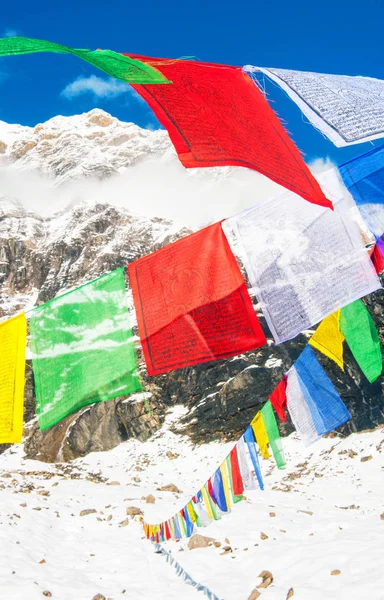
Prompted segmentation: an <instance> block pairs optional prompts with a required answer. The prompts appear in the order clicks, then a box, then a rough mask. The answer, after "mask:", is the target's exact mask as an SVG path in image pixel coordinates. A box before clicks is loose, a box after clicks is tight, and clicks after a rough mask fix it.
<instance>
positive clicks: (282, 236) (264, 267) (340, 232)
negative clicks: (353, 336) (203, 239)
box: [227, 192, 381, 343]
mask: <svg viewBox="0 0 384 600" xmlns="http://www.w3.org/2000/svg"><path fill="white" fill-rule="evenodd" d="M287 194H288V195H289V196H290V197H289V199H288V200H287V198H286V196H287ZM227 224H228V225H229V226H230V227H232V229H233V231H234V233H235V235H236V238H237V240H238V241H239V243H240V247H241V256H242V258H243V260H244V264H245V268H246V270H247V273H248V277H249V280H250V282H251V285H252V288H253V291H254V293H255V294H256V296H257V299H258V300H259V302H260V305H261V309H262V311H263V314H264V316H265V319H266V321H267V323H268V325H269V328H270V330H271V332H272V335H273V337H274V339H275V342H276V343H282V342H285V341H287V340H289V339H292V338H294V337H295V336H296V335H297V334H298V333H300V332H302V331H304V330H306V329H310V328H312V327H313V326H314V325H315V324H317V323H319V322H320V321H321V320H322V319H324V318H325V317H326V316H328V315H330V314H332V313H333V312H334V311H335V310H336V309H339V308H341V307H343V306H346V305H347V304H350V303H351V302H353V301H354V300H356V299H357V298H361V297H363V296H365V295H367V294H370V293H371V292H373V291H375V290H377V289H379V288H380V287H381V284H380V281H379V279H378V277H377V274H376V271H375V269H374V267H373V265H372V262H371V260H370V258H369V256H368V253H367V251H366V248H365V246H364V244H363V242H362V240H361V236H360V232H359V230H358V228H357V226H356V224H355V223H354V222H353V221H352V220H351V218H350V216H349V213H348V207H347V206H345V205H344V202H342V201H341V202H338V203H337V205H335V210H334V211H330V210H326V209H321V208H320V207H317V206H311V205H309V204H306V203H304V204H303V203H302V202H301V201H300V199H299V198H298V197H297V196H294V195H293V194H290V193H288V192H287V193H286V194H285V195H283V196H279V197H277V198H275V199H273V200H270V201H267V202H263V203H261V204H258V205H256V206H255V207H253V208H251V209H250V210H246V211H244V212H242V213H240V214H239V215H237V216H235V217H231V218H230V219H228V220H227Z"/></svg>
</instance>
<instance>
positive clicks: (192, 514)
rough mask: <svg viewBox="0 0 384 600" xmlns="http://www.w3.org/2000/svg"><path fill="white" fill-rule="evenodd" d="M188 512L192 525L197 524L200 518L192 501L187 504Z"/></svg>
mask: <svg viewBox="0 0 384 600" xmlns="http://www.w3.org/2000/svg"><path fill="white" fill-rule="evenodd" d="M187 511H188V514H189V518H190V520H191V521H192V523H196V522H197V520H198V518H199V517H198V515H197V513H196V510H195V507H194V506H193V502H192V500H190V501H189V502H188V504H187Z"/></svg>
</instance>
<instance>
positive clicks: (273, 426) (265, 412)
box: [260, 400, 286, 469]
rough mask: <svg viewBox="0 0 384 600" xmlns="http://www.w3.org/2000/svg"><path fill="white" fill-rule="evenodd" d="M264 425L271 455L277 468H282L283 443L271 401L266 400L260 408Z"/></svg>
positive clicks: (283, 461) (283, 463)
mask: <svg viewBox="0 0 384 600" xmlns="http://www.w3.org/2000/svg"><path fill="white" fill-rule="evenodd" d="M260 412H261V416H262V418H263V422H264V427H265V430H266V432H267V435H268V440H269V445H270V447H271V450H272V453H273V457H274V459H275V462H276V464H277V466H278V468H279V469H284V468H285V466H286V462H285V457H284V449H283V443H282V440H281V438H280V433H279V428H278V426H277V421H276V417H275V413H274V412H273V407H272V404H271V401H270V400H268V402H266V403H265V404H264V406H263V408H262V409H261V411H260Z"/></svg>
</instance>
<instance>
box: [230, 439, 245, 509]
mask: <svg viewBox="0 0 384 600" xmlns="http://www.w3.org/2000/svg"><path fill="white" fill-rule="evenodd" d="M229 460H230V473H231V478H232V479H231V482H232V491H233V496H234V502H236V497H240V496H242V495H243V492H244V482H243V479H242V477H241V471H240V465H239V457H238V454H237V446H234V447H233V448H232V450H231V452H230V454H229ZM228 470H229V468H228Z"/></svg>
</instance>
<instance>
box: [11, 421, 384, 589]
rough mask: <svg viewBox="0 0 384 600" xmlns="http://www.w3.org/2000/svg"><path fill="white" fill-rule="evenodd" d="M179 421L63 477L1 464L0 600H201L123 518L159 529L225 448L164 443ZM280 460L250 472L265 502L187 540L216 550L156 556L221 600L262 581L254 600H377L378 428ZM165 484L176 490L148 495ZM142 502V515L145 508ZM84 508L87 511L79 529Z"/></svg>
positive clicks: (382, 438) (382, 581)
mask: <svg viewBox="0 0 384 600" xmlns="http://www.w3.org/2000/svg"><path fill="white" fill-rule="evenodd" d="M180 410H182V409H180ZM179 412H180V411H178V410H176V409H175V410H174V411H173V413H170V415H169V419H168V422H167V423H166V424H165V426H164V427H163V429H162V430H161V431H160V432H159V433H158V434H157V435H156V436H155V437H154V438H152V439H151V440H149V441H148V442H145V443H141V442H138V441H136V440H129V441H128V442H126V443H124V444H121V445H120V446H119V447H117V448H115V449H114V450H111V451H109V452H101V453H93V454H90V455H88V456H87V457H85V458H83V459H78V460H76V461H73V462H72V463H70V464H65V463H57V464H55V465H47V464H44V463H40V462H37V461H31V460H24V459H23V449H22V447H13V448H11V449H10V450H8V451H6V452H5V453H4V454H3V455H1V456H0V507H1V508H0V536H1V538H0V539H1V544H0V597H1V598H10V599H12V600H26V599H28V600H35V599H40V598H44V597H45V596H44V595H43V592H44V591H49V592H50V593H51V594H52V596H51V597H52V598H53V599H54V600H72V599H73V600H92V598H93V597H94V596H95V595H96V594H97V593H100V594H103V595H104V596H105V597H106V598H109V599H113V600H124V599H127V598H128V599H131V600H141V599H155V598H156V600H162V599H164V600H165V599H167V600H173V599H176V598H177V599H179V598H181V599H183V600H184V599H185V600H189V599H191V600H192V599H194V598H196V600H197V599H198V598H203V597H204V596H203V593H202V592H198V591H196V590H195V589H194V588H193V587H191V586H189V585H186V584H185V583H184V582H183V581H182V579H181V578H179V577H177V575H176V573H175V570H174V569H173V568H172V567H171V566H170V565H169V564H167V563H166V561H165V558H164V557H163V556H162V555H160V554H156V553H155V552H154V547H153V546H152V544H151V543H150V542H148V541H147V540H146V539H145V538H144V536H143V534H142V530H141V527H140V525H139V523H137V522H136V521H135V520H134V519H131V518H130V517H127V516H126V508H127V507H129V506H135V507H138V508H141V509H142V510H143V511H144V513H145V517H146V520H148V521H152V522H157V521H158V520H163V519H167V518H169V517H170V516H171V515H172V514H173V513H174V511H175V510H176V509H179V508H181V507H182V506H183V505H184V504H185V502H186V501H187V500H188V499H189V498H190V496H191V495H193V494H194V493H195V492H196V491H197V489H198V488H199V487H200V486H201V484H202V483H203V482H204V481H205V480H206V479H207V477H208V476H209V475H210V474H211V473H212V472H213V471H214V469H215V468H216V467H217V466H218V464H219V462H221V460H222V459H223V458H224V457H225V455H226V454H227V452H228V450H229V449H230V447H231V444H219V443H212V444H208V445H199V446H192V445H191V443H190V442H189V440H188V439H187V438H186V437H183V436H180V435H175V434H173V433H171V432H170V431H169V425H170V421H171V420H172V419H175V418H177V417H179V416H180V414H179ZM285 449H286V457H287V464H288V467H287V469H286V470H285V471H278V470H277V469H276V467H274V466H273V465H272V464H271V462H270V461H262V468H263V473H264V481H265V488H266V489H265V491H263V492H261V491H257V492H256V491H254V492H248V493H247V494H246V495H247V498H248V499H247V501H245V502H241V503H239V504H237V505H236V506H235V507H234V508H233V510H232V513H231V514H230V515H226V516H224V517H223V519H222V520H221V521H218V522H215V523H213V524H211V525H210V526H209V527H207V528H205V529H201V530H199V533H202V534H203V535H207V536H210V537H213V538H215V539H216V540H218V541H219V542H221V544H222V545H221V547H214V546H211V547H208V548H199V549H195V550H188V548H187V541H182V542H179V543H175V542H168V543H165V544H164V547H165V548H166V549H167V550H169V551H171V552H172V555H173V556H174V557H175V558H176V560H177V561H178V562H179V563H180V564H181V566H182V567H183V568H184V569H185V570H186V571H187V572H188V573H189V574H190V575H191V577H193V578H194V579H195V580H197V581H198V582H199V583H201V584H203V585H205V586H207V587H208V588H209V589H211V590H212V592H214V593H215V594H216V595H217V596H218V597H219V598H222V599H223V600H243V599H244V600H247V598H248V596H249V594H250V593H251V590H252V589H253V588H254V587H255V586H256V585H257V584H260V582H261V580H260V579H259V578H258V575H259V573H260V572H261V571H263V570H268V571H270V572H271V573H272V575H273V577H274V581H273V583H272V585H271V586H270V587H268V588H267V589H261V588H260V592H261V596H260V599H261V600H285V599H286V598H287V594H288V591H289V589H290V588H293V590H294V596H293V597H294V600H296V599H297V600H324V599H326V600H344V599H348V600H357V599H361V598H363V597H366V598H369V600H383V598H384V592H383V590H384V569H383V563H384V560H383V547H384V546H383V544H384V520H382V519H381V518H380V515H381V514H382V513H384V498H383V492H384V487H383V470H384V429H383V428H378V429H377V430H375V431H373V432H367V433H361V434H353V435H352V436H350V437H348V438H340V437H333V438H326V439H322V440H321V441H320V442H319V443H318V444H317V445H315V446H313V447H311V448H310V449H309V450H308V449H305V448H304V447H303V446H302V444H301V442H300V441H299V440H298V438H297V436H296V434H293V435H292V436H290V437H289V438H288V439H286V440H285ZM167 453H168V454H167ZM170 483H173V484H175V485H176V486H177V487H178V488H179V489H180V490H182V491H181V492H180V493H179V494H177V493H173V492H165V491H163V492H162V491H159V490H158V489H157V488H159V487H162V486H164V485H166V484H170ZM149 494H153V496H154V497H155V503H154V504H149V503H146V502H145V500H144V499H143V498H144V497H145V496H147V495H149ZM86 509H94V510H95V511H97V512H93V513H90V514H88V515H85V516H80V511H82V510H86ZM383 519H384V516H383ZM127 523H128V524H127ZM261 533H263V534H265V535H263V536H261ZM266 536H267V537H266ZM262 537H263V538H264V539H262ZM226 539H227V541H226ZM224 546H230V548H231V550H232V551H227V553H224V550H223V547H224ZM333 570H339V571H341V573H340V574H339V575H331V571H333Z"/></svg>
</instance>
